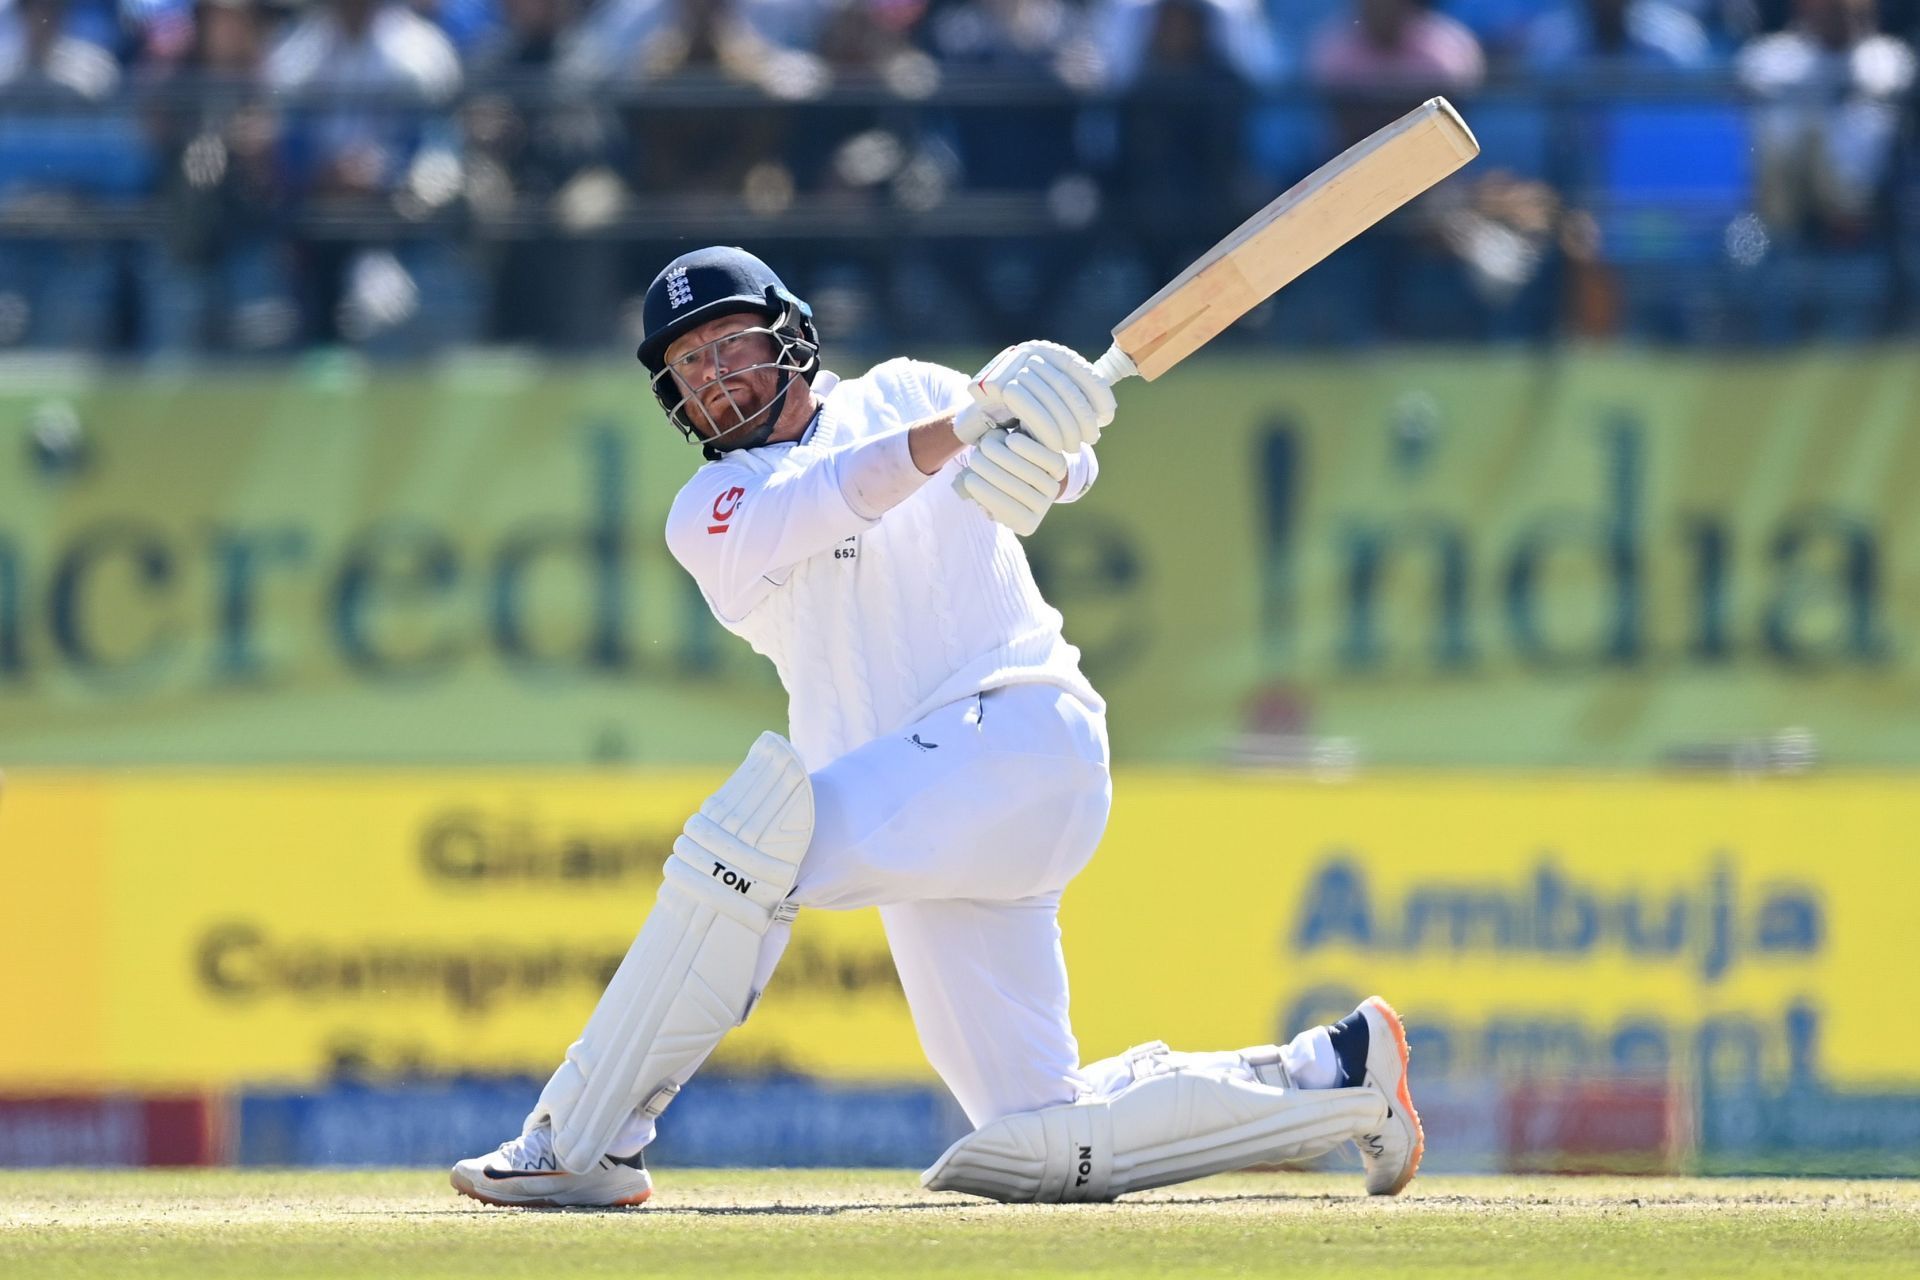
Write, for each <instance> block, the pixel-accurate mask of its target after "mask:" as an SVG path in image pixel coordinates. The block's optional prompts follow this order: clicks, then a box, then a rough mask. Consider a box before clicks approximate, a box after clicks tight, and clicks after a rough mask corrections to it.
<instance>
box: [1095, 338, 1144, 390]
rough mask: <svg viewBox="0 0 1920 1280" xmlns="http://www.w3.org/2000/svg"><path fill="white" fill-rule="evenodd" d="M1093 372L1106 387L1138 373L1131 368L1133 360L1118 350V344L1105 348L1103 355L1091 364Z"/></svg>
mask: <svg viewBox="0 0 1920 1280" xmlns="http://www.w3.org/2000/svg"><path fill="white" fill-rule="evenodd" d="M1093 371H1094V372H1095V373H1097V374H1099V375H1100V380H1101V381H1102V382H1104V383H1106V384H1107V385H1108V386H1112V385H1113V384H1114V383H1116V382H1118V381H1120V379H1122V378H1131V377H1132V376H1133V375H1134V374H1136V373H1139V372H1140V371H1139V370H1138V369H1136V368H1134V367H1133V360H1132V359H1131V358H1130V357H1129V356H1128V355H1127V353H1126V352H1124V351H1122V350H1121V349H1120V344H1119V343H1117V342H1116V343H1114V344H1113V345H1112V346H1110V347H1108V348H1107V353H1106V354H1105V355H1103V356H1101V357H1100V358H1099V359H1098V360H1095V361H1094V362H1093Z"/></svg>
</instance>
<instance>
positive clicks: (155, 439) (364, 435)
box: [0, 349, 1920, 767]
mask: <svg viewBox="0 0 1920 1280" xmlns="http://www.w3.org/2000/svg"><path fill="white" fill-rule="evenodd" d="M961 363H965V362H964V361H962V362H961ZM1120 401H1121V406H1122V407H1121V415H1120V418H1119V420H1118V421H1117V422H1116V423H1115V425H1114V426H1113V427H1112V428H1111V429H1110V431H1109V433H1108V435H1107V437H1106V439H1105V440H1103V441H1102V443H1101V446H1100V454H1101V464H1102V466H1101V479H1100V482H1099V484H1098V485H1097V486H1096V487H1095V489H1094V491H1093V492H1092V493H1091V494H1090V495H1089V496H1088V497H1087V498H1086V499H1085V500H1084V501H1083V502H1081V503H1080V504H1078V505H1076V506H1074V507H1072V508H1067V509H1062V510H1060V511H1057V512H1055V513H1054V514H1053V515H1052V516H1051V517H1050V519H1049V521H1048V523H1047V525H1046V526H1045V527H1044V528H1043V529H1042V530H1041V532H1040V533H1039V535H1037V536H1036V537H1035V538H1034V539H1033V540H1032V541H1031V543H1030V550H1031V554H1032V556H1033V559H1034V561H1035V566H1036V571H1037V573H1038V574H1039V575H1040V578H1041V580H1042V583H1043V586H1044V587H1045V589H1046V590H1047V591H1048V593H1049V595H1050V596H1051V597H1052V598H1053V599H1054V601H1055V602H1056V603H1057V604H1059V605H1060V607H1061V608H1062V610H1063V611H1064V612H1065V614H1066V617H1067V627H1068V636H1069V638H1070V639H1072V640H1073V641H1074V642H1075V643H1077V644H1079V645H1080V646H1081V647H1082V649H1083V650H1084V651H1085V654H1086V663H1087V667H1088V670H1089V672H1090V674H1091V675H1092V676H1093V677H1094V679H1095V681H1096V682H1097V683H1098V684H1099V685H1100V686H1101V687H1102V688H1103V690H1104V691H1105V692H1106V693H1107V695H1108V697H1109V699H1110V701H1111V703H1112V722H1113V730H1114V739H1115V746H1116V752H1117V753H1118V754H1119V755H1120V756H1121V757H1122V758H1125V759H1130V760H1136V761H1146V760H1166V761H1180V762H1196V763H1197V762H1207V761H1219V760H1224V759H1229V758H1233V757H1235V756H1236V755H1244V754H1246V753H1247V752H1248V751H1249V750H1255V751H1258V750H1267V749H1271V748H1272V747H1273V744H1275V743H1281V744H1285V743H1289V742H1294V743H1298V742H1311V741H1314V740H1324V739H1328V738H1335V739H1341V740H1344V741H1346V742H1347V743H1350V744H1351V746H1352V748H1353V750H1355V751H1357V753H1358V756H1359V758H1360V759H1361V760H1362V761H1367V762H1379V763H1391V764H1447V765H1477V766H1523V765H1524V766H1538V765H1548V766H1554V765H1574V764H1580V765H1602V766H1628V767H1639V766H1645V765H1650V764H1657V763H1660V762H1663V761H1669V760H1672V759H1674V758H1676V757H1687V756H1691V755H1697V754H1699V753H1701V752H1705V753H1706V755H1707V756H1709V757H1710V756H1711V754H1712V751H1713V750H1714V749H1717V746H1716V744H1726V743H1740V742H1751V741H1756V740H1761V739H1766V738H1768V737H1770V736H1772V735H1778V734H1781V733H1783V732H1787V731H1795V732H1804V733H1805V734H1807V735H1810V736H1811V740H1812V742H1813V743H1814V744H1816V746H1817V749H1818V751H1819V752H1820V753H1821V755H1822V756H1823V758H1825V759H1827V760H1830V761H1833V762H1836V763H1840V764H1859V765H1910V764H1914V763H1916V762H1920V718H1917V717H1916V716H1914V715H1913V714H1912V709H1913V708H1914V707H1915V706H1920V659H1917V658H1916V656H1915V651H1914V645H1913V641H1914V637H1915V635H1916V634H1920V580H1917V579H1920V514H1917V513H1916V505H1915V504H1914V503H1913V502H1912V501H1911V500H1910V498H1909V495H1910V494H1911V493H1912V492H1913V491H1914V490H1915V489H1916V488H1920V359H1917V358H1916V353H1915V352H1913V351H1911V350H1906V349H1881V350H1873V351H1862V352H1849V353H1829V354H1808V353H1794V354H1791V355H1778V356H1770V357H1750V358H1748V357H1743V358H1731V357H1716V358H1704V357H1698V356H1691V357H1682V356H1672V355H1653V354H1644V353H1638V354H1637V353H1627V352H1612V351H1606V352H1602V351H1594V352H1581V351H1560V352H1554V353H1548V354H1538V353H1516V354H1511V355H1506V354H1488V353H1484V352H1473V353H1466V352H1462V353H1451V354H1423V355H1409V354H1406V353H1396V354H1393V355H1391V356H1386V355H1382V356H1377V357H1357V356H1349V357H1339V358H1312V359H1307V358H1287V359H1279V358H1275V359H1251V358H1221V359H1215V360H1197V361H1194V362H1192V363H1190V364H1188V365H1183V366H1182V367H1181V368H1180V369H1179V370H1178V371H1177V372H1176V373H1174V374H1172V375H1169V376H1168V377H1166V378H1164V379H1162V380H1161V381H1159V382H1157V383H1153V384H1143V383H1139V382H1133V383H1129V384H1127V385H1126V386H1125V387H1123V388H1122V390H1121V394H1120ZM697 462H698V458H697V457H696V455H695V454H693V453H692V451H690V450H689V449H688V448H687V447H686V446H684V445H683V444H682V443H681V441H680V440H679V438H678V437H677V436H676V435H675V434H674V433H673V432H671V431H670V430H668V429H667V427H666V426H665V425H664V424H663V423H662V421H661V420H660V417H659V414H658V411H657V409H656V408H655V407H654V405H653V404H652V403H651V401H650V400H649V398H648V396H647V394H646V390H645V386H644V384H643V382H642V381H641V380H640V379H639V378H638V377H637V376H635V375H634V374H633V373H632V371H630V370H628V369H625V368H619V367H614V368H608V367H604V366H594V367H585V368H569V367H556V366H545V365H523V364H512V363H503V364H498V365H483V366H472V365H460V366H449V367H448V368H446V369H444V370H441V371H437V372H412V373H407V374H383V375H379V376H373V377H368V376H338V375H337V374H336V375H333V376H319V375H316V374H314V373H311V372H303V371H299V370H293V371H281V372H277V373H273V374H265V373H262V374H228V375H222V376H213V375H199V376H192V377H188V376H178V377H171V378H166V377H155V376H151V375H149V376H142V375H137V374H133V373H119V374H107V375H94V376H88V377H80V376H77V375H68V376H66V377H64V378H60V377H54V376H51V375H49V376H47V377H44V378H39V379H34V378H29V377H20V378H16V379H15V380H13V381H12V382H10V383H8V384H7V385H5V386H4V387H0V764H26V763H31V764H119V763H155V762H157V763H175V762H177V763H234V762H263V763H264V762H273V763H326V762H381V761H415V762H435V763H459V762H467V761H500V762H527V763H553V764H577V763H581V762H589V761H606V762H610V763H612V762H649V763H651V762H681V761H698V762H719V761H725V760H728V759H731V758H735V757H737V756H738V755H739V753H740V751H741V750H742V749H743V748H744V747H745V745H746V744H747V743H748V742H750V741H751V739H752V737H753V735H754V734H755V733H756V732H757V731H758V730H759V729H761V728H763V727H766V726H769V725H771V726H778V725H779V724H780V723H781V721H782V718H783V698H782V694H781V691H780V688H779V686H778V684H777V682H776V681H775V679H774V676H773V674H772V672H771V669H770V668H769V667H768V666H767V665H766V664H765V663H764V662H763V661H761V660H760V659H758V658H757V657H755V656H754V655H753V654H752V653H751V652H749V651H748V650H747V649H746V646H745V645H744V644H741V643H740V642H738V641H736V640H734V639H733V638H732V637H730V636H728V635H727V634H725V633H724V632H722V631H721V630H719V629H718V628H717V627H716V626H715V625H714V624H713V623H712V621H711V620H710V619H709V618H708V617H707V615H706V612H705V609H704V607H703V606H702V604H701V601H700V598H699V596H698V594H697V593H696V592H695V591H694V589H693V587H692V584H691V582H690V581H689V580H688V579H687V578H686V576H685V575H684V574H683V573H682V572H681V571H680V569H679V568H678V566H677V565H675V564H674V562H673V561H672V559H671V557H670V556H669V555H668V554H667V552H666V549H665V547H664V545H663V543H662V541H661V538H660V527H661V523H662V520H663V518H664V515H665V512H666V508H667V504H668V503H669V501H670V500H671V498H672V496H673V493H674V492H675V490H676V489H677V487H678V486H679V485H680V483H681V482H682V481H683V480H684V479H685V478H686V476H687V474H688V473H689V472H690V471H691V470H692V469H693V467H694V466H695V465H696V463H697ZM1250 743H1251V744H1256V745H1255V746H1254V747H1251V748H1250V747H1249V744H1250ZM1259 744H1265V746H1264V747H1263V746H1260V745H1259Z"/></svg>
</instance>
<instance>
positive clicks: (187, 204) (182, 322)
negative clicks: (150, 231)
mask: <svg viewBox="0 0 1920 1280" xmlns="http://www.w3.org/2000/svg"><path fill="white" fill-rule="evenodd" d="M192 18H193V20H192V23H191V25H190V27H189V30H190V31H191V33H192V37H193V39H192V44H191V45H190V47H189V49H188V51H187V53H186V55H185V57H184V59H183V60H182V62H181V63H180V65H179V66H178V68H177V69H174V70H166V69H163V70H162V73H161V74H162V77H163V81H164V80H173V81H175V83H176V85H177V86H178V88H179V92H177V93H174V94H168V95H164V96H160V97H159V99H158V105H157V106H156V107H155V108H154V109H153V110H151V111H149V113H148V117H147V126H148V131H149V133H150V135H151V137H152V140H153V145H154V149H155V152H156V154H157V155H158V157H159V159H160V162H161V169H160V176H159V191H158V192H157V195H156V203H157V204H158V206H159V209H160V214H161V231H160V235H159V236H158V237H156V238H155V240H154V242H153V243H152V244H150V245H147V246H145V250H144V253H143V255H142V257H141V261H140V271H141V283H142V289H141V301H142V304H143V316H142V321H143V323H142V330H143V336H144V341H145V345H146V346H147V348H148V349H149V350H152V351H155V352H161V353H182V352H192V351H201V350H218V351H237V352H259V351H270V350H275V349H278V348H281V347H284V346H286V345H287V344H289V343H290V342H292V340H293V339H294V338H295V337H297V336H298V326H299V315H298V310H297V307H296V305H295V302H294V294H293V285H292V269H291V262H290V257H289V255H290V249H289V247H288V246H287V245H286V244H285V243H284V241H283V239H282V237H281V234H280V233H281V230H282V227H281V223H282V219H283V217H284V214H285V212H286V200H287V190H286V180H285V174H284V173H283V171H282V169H281V166H280V154H279V149H280V142H281V135H280V122H279V119H278V117H277V116H276V115H275V114H274V113H273V112H272V111H270V110H269V109H268V108H267V107H266V105H265V104H264V102H263V101H262V99H263V98H264V92H263V90H264V87H265V85H264V80H263V71H264V67H265V63H266V44H267V32H266V25H265V19H264V15H263V14H262V12H261V8H260V5H259V4H258V3H257V0H201V3H200V4H199V6H198V8H197V10H196V11H195V13H194V14H193V15H192Z"/></svg>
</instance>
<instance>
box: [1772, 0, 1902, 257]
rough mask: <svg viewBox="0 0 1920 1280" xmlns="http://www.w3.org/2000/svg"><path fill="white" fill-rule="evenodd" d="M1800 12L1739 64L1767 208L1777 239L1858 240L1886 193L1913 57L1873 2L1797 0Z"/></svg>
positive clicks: (1812, 241) (1847, 242)
mask: <svg viewBox="0 0 1920 1280" xmlns="http://www.w3.org/2000/svg"><path fill="white" fill-rule="evenodd" d="M1794 15H1795V16H1794V22H1793V24H1792V25H1791V26H1790V27H1788V28H1787V29H1786V30H1785V31H1782V32H1779V33H1777V34H1774V35H1770V36H1763V37H1762V38H1760V39H1759V40H1756V41H1754V42H1753V43H1752V44H1750V45H1749V46H1747V48H1746V49H1744V50H1742V51H1741V54H1740V59H1739V74H1740V79H1741V81H1742V83H1744V84H1745V85H1746V87H1747V88H1748V90H1750V91H1751V92H1752V93H1753V95H1754V96H1755V97H1756V98H1757V99H1758V100H1759V102H1760V106H1759V108H1758V111H1757V112H1756V115H1755V120H1754V127H1755V144H1756V146H1757V147H1758V150H1759V166H1760V172H1759V188H1760V189H1759V203H1760V212H1761V215H1762V216H1763V217H1764V218H1765V220H1766V222H1767V224H1768V226H1769V227H1770V228H1772V229H1773V231H1774V232H1775V234H1777V235H1783V236H1786V237H1788V238H1790V239H1793V240H1799V241H1802V242H1805V243H1810V244H1825V245H1830V246H1841V245H1851V244H1856V243H1858V242H1860V241H1861V240H1862V239H1863V238H1864V237H1865V236H1866V233H1867V232H1868V230H1869V229H1870V224H1871V222H1872V221H1873V219H1874V217H1875V215H1876V213H1877V212H1878V211H1879V210H1878V205H1879V203H1880V201H1881V198H1882V197H1883V196H1884V194H1885V192H1886V183H1887V179H1888V177H1889V174H1890V170H1891V165H1892V160H1893V156H1894V148H1895V145H1896V143H1897V142H1898V138H1899V129H1900V102H1901V100H1902V99H1903V98H1904V97H1905V96H1906V95H1907V94H1908V93H1909V91H1910V90H1911V89H1912V87H1913V82H1914V55H1913V51H1912V50H1911V49H1909V48H1908V47H1907V46H1906V45H1905V44H1904V43H1902V42H1901V41H1899V40H1897V39H1895V38H1893V37H1892V36H1888V35H1884V34H1881V33H1880V32H1879V31H1878V30H1877V29H1876V27H1877V17H1876V15H1875V13H1874V6H1873V0H1798V3H1797V4H1796V5H1795V6H1794Z"/></svg>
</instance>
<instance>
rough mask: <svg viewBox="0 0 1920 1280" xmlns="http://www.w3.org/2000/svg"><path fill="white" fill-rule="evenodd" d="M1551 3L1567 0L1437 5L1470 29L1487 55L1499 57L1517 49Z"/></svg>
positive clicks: (1459, 0) (1449, 0) (1467, 0)
mask: <svg viewBox="0 0 1920 1280" xmlns="http://www.w3.org/2000/svg"><path fill="white" fill-rule="evenodd" d="M1550 3H1558V4H1560V5H1562V6H1564V5H1565V4H1567V3H1568V0H1443V3H1442V4H1441V6H1440V8H1441V11H1442V12H1444V13H1445V14H1446V15H1447V16H1448V17H1450V18H1453V19H1456V20H1457V21H1458V22H1459V23H1460V24H1461V25H1462V26H1464V27H1465V28H1466V29H1467V30H1469V31H1471V32H1472V33H1473V38H1474V39H1475V40H1477V41H1479V42H1480V47H1481V48H1482V49H1483V50H1485V51H1486V53H1487V54H1488V56H1489V57H1491V58H1493V59H1495V60H1500V59H1504V58H1508V57H1511V56H1513V55H1514V54H1516V53H1518V52H1519V51H1520V49H1521V48H1522V46H1524V45H1525V43H1526V39H1527V29H1528V28H1529V27H1531V26H1532V25H1533V23H1534V22H1535V21H1537V20H1538V19H1539V18H1540V16H1541V11H1542V10H1543V9H1545V8H1546V7H1547V4H1550Z"/></svg>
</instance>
